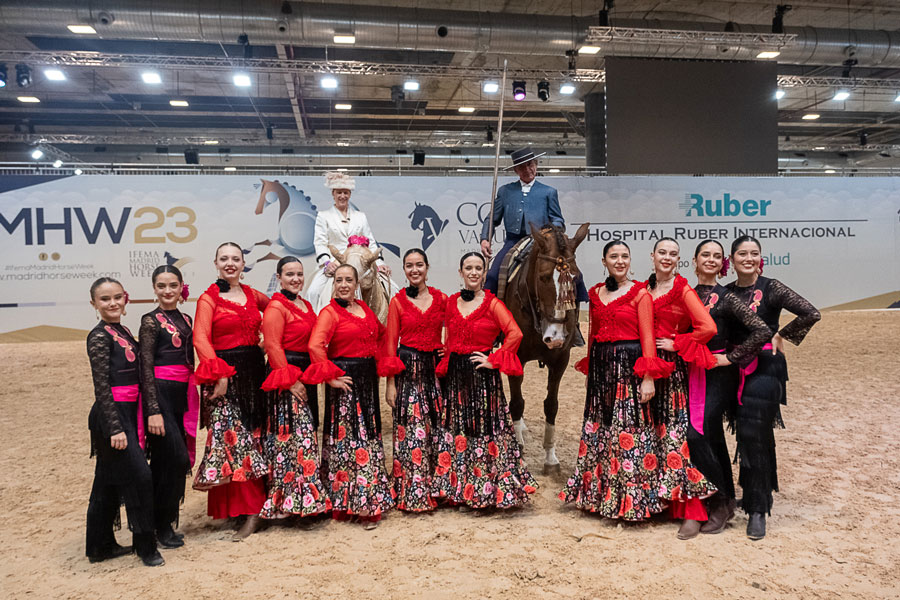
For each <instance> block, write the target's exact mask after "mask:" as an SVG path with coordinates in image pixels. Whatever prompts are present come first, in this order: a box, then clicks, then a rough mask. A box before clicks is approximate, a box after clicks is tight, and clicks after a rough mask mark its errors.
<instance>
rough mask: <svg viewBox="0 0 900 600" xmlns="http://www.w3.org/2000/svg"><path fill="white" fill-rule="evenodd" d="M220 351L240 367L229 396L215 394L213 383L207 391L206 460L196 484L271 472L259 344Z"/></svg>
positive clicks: (231, 379) (230, 382)
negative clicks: (262, 439)
mask: <svg viewBox="0 0 900 600" xmlns="http://www.w3.org/2000/svg"><path fill="white" fill-rule="evenodd" d="M216 356H218V357H219V358H221V359H222V360H224V361H225V362H227V363H228V364H229V365H231V366H232V367H234V368H235V371H236V373H235V374H234V375H232V376H231V377H229V379H228V390H227V391H226V392H225V395H224V396H220V397H218V398H214V399H212V400H210V399H209V395H210V394H211V393H212V391H213V388H214V386H213V385H204V386H203V387H202V392H203V393H202V395H201V411H200V412H201V423H200V425H201V427H205V428H206V448H205V450H204V453H203V460H202V461H201V462H200V466H199V467H198V468H197V474H196V475H195V476H194V488H195V489H200V490H204V489H208V488H210V487H213V486H216V485H223V484H226V483H231V482H232V481H236V482H242V481H247V480H249V479H258V478H260V477H265V476H266V474H267V473H268V470H269V469H268V465H267V464H266V459H265V457H264V456H263V452H262V444H261V442H260V436H261V434H262V428H263V427H265V424H266V416H267V410H266V393H265V392H264V391H263V390H262V387H261V386H262V382H263V381H264V380H265V378H266V367H265V363H264V362H263V353H262V350H260V348H259V346H238V347H237V348H232V349H230V350H217V351H216Z"/></svg>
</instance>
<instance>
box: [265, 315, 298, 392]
mask: <svg viewBox="0 0 900 600" xmlns="http://www.w3.org/2000/svg"><path fill="white" fill-rule="evenodd" d="M288 319H290V313H288V312H287V310H285V309H284V308H283V307H282V306H281V304H280V303H279V302H272V303H271V304H270V305H269V306H267V307H266V309H265V312H264V313H263V321H262V331H263V346H264V347H265V349H266V356H267V357H268V359H269V368H271V369H272V372H271V373H269V376H268V377H266V380H265V381H263V384H262V386H260V387H262V389H264V390H265V391H267V392H271V391H273V390H287V389H290V387H291V386H292V385H294V384H295V383H297V381H298V380H299V379H300V377H301V376H302V375H303V369H301V368H300V367H295V366H294V365H292V364H290V363H288V361H287V357H286V356H285V355H284V347H283V346H282V339H283V338H284V327H285V325H286V324H287V322H288Z"/></svg>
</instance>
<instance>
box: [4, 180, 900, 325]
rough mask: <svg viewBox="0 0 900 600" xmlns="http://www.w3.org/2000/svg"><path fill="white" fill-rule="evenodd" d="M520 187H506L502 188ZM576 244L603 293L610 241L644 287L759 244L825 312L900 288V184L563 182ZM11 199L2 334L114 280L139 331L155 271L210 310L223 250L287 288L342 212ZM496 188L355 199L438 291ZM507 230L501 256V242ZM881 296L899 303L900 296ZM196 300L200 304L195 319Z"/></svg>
mask: <svg viewBox="0 0 900 600" xmlns="http://www.w3.org/2000/svg"><path fill="white" fill-rule="evenodd" d="M508 181H510V180H506V181H503V180H501V182H500V183H501V184H503V183H506V182H508ZM543 181H544V182H545V183H547V184H549V185H552V186H554V187H556V188H557V189H558V190H559V197H560V203H561V205H562V210H563V215H564V216H565V218H566V224H567V227H568V230H569V233H570V234H571V233H573V232H574V230H575V229H576V228H577V226H578V225H580V224H581V223H583V222H585V221H589V222H590V223H591V230H590V234H589V236H588V238H587V240H586V241H585V242H584V243H583V244H582V246H581V247H580V248H579V251H578V265H579V267H580V268H581V270H582V271H583V272H584V274H585V280H586V283H587V284H588V285H589V286H590V285H593V284H594V283H595V282H597V281H599V280H601V279H603V278H604V274H603V267H602V265H601V263H600V258H601V250H602V247H603V245H604V244H605V243H606V242H607V241H609V240H610V239H613V238H616V237H619V238H622V239H624V240H626V241H627V242H628V244H629V245H630V246H631V250H632V256H633V259H632V265H633V269H634V271H635V273H636V275H635V276H636V277H637V278H639V279H645V278H646V276H647V275H648V274H649V270H650V258H649V254H650V251H651V248H652V245H653V242H654V240H655V239H657V238H659V237H662V236H671V237H674V238H676V239H678V240H679V242H680V243H681V254H682V260H681V263H680V271H681V273H682V274H684V275H685V276H687V278H688V280H689V281H690V282H691V283H694V281H695V278H694V276H693V269H692V267H691V264H690V259H691V257H692V256H693V252H694V248H695V246H696V244H697V243H698V242H699V241H700V240H702V239H704V238H707V237H711V238H715V239H718V240H720V241H721V242H722V244H723V245H724V246H725V247H726V250H727V249H728V248H729V246H730V244H731V241H732V240H733V239H734V238H735V237H737V236H739V235H741V234H744V233H748V234H750V235H754V236H755V237H757V238H759V240H760V242H761V243H762V248H763V255H764V256H765V259H766V267H765V272H766V275H770V276H772V277H777V278H779V279H782V280H784V281H785V282H786V283H787V284H788V285H789V286H791V287H792V288H794V289H796V290H797V291H798V292H799V293H801V294H803V295H804V296H806V297H807V298H809V299H810V300H811V301H812V302H813V303H814V304H816V305H817V306H820V307H828V306H833V305H838V304H843V303H848V302H852V301H857V300H861V299H867V298H873V297H875V296H881V295H885V294H890V293H893V292H896V291H897V290H900V262H898V258H900V251H898V250H900V248H898V241H900V222H898V220H900V180H898V179H896V178H857V179H853V178H750V177H746V178H745V177H733V178H712V177H703V178H696V177H595V178H587V177H553V178H545V179H543ZM0 189H3V190H7V191H4V192H3V193H0V251H2V256H3V257H4V261H3V262H4V265H3V266H2V267H0V282H2V286H3V300H2V301H0V332H10V331H16V330H21V329H25V328H29V327H34V326H38V325H50V326H58V327H70V328H79V329H89V328H90V327H92V326H93V324H94V323H95V315H94V311H93V309H92V308H91V307H90V306H89V305H88V300H89V298H88V295H89V294H88V288H89V287H90V284H91V282H92V281H93V280H94V279H95V278H97V277H100V276H102V275H110V276H113V277H116V278H118V279H120V280H121V281H122V283H123V284H124V285H125V288H126V289H127V290H128V292H129V293H130V295H131V297H132V299H133V300H137V301H146V302H147V303H146V304H136V305H134V306H131V307H130V311H129V314H128V316H127V317H126V318H125V322H126V323H127V324H128V325H129V326H136V325H137V322H138V319H139V317H140V314H141V313H143V312H146V310H150V308H151V304H150V302H151V301H152V299H153V294H152V289H151V283H150V273H151V272H152V271H153V269H154V268H156V267H157V266H158V265H160V264H166V263H167V262H168V263H169V264H177V265H178V266H179V267H180V268H181V269H182V271H183V272H184V274H185V278H186V281H187V282H188V283H189V284H190V285H191V297H192V299H196V297H197V296H199V294H200V293H201V292H202V291H203V290H205V289H206V288H207V287H208V286H209V284H210V283H212V281H213V280H214V279H215V278H216V272H215V269H214V267H213V258H214V252H215V248H216V246H217V245H218V244H220V243H221V242H224V241H234V242H237V243H238V244H240V245H241V246H242V247H243V248H244V249H245V250H247V251H249V253H248V254H247V260H248V264H250V265H252V268H251V270H250V271H249V272H248V273H247V274H246V275H247V277H246V279H245V283H248V284H250V285H252V286H254V287H256V288H258V289H260V290H262V291H272V290H273V283H274V282H273V279H272V277H273V273H274V269H275V261H274V260H271V259H268V260H263V258H264V257H266V256H267V255H269V254H271V253H274V254H276V255H283V254H285V253H290V254H295V255H298V256H300V257H301V258H303V262H304V266H305V267H306V269H307V276H308V280H307V283H308V281H309V277H311V275H312V273H313V270H314V268H315V256H314V254H315V252H314V249H313V247H312V236H313V225H314V223H315V217H316V211H317V208H322V209H324V208H327V207H329V206H331V195H330V193H329V190H327V189H325V187H324V186H323V183H322V179H321V178H319V177H287V178H275V177H262V178H261V177H253V176H179V177H165V176H102V175H97V176H80V177H68V178H63V179H51V180H43V181H40V180H38V181H36V180H35V178H17V177H6V178H4V179H3V181H2V187H0ZM490 189H491V181H490V178H486V177H485V178H481V177H479V178H473V177H360V178H358V179H357V185H356V191H355V192H354V193H353V196H352V198H351V201H352V202H353V203H354V205H355V206H357V207H358V208H359V209H360V210H363V211H364V212H365V213H366V214H367V216H368V218H369V222H370V224H371V226H372V230H373V231H374V233H375V236H376V238H377V240H378V242H379V243H380V244H382V245H383V246H385V248H387V250H385V253H384V254H385V257H386V259H387V261H388V263H389V264H390V265H391V267H392V268H393V270H394V279H395V281H397V283H399V284H401V285H404V284H405V281H404V280H403V276H402V268H401V264H400V258H399V256H398V253H399V254H402V253H403V251H405V250H406V249H408V248H411V247H422V248H424V249H426V250H427V252H428V256H429V259H430V262H431V264H432V269H431V275H430V282H431V283H432V284H433V285H436V286H437V287H440V288H442V289H443V290H445V291H447V292H453V291H454V290H456V289H457V288H458V287H459V277H458V274H457V266H458V261H459V257H460V256H461V255H462V253H463V252H465V251H468V250H474V249H476V248H477V247H478V238H479V235H480V231H481V224H482V222H483V219H484V218H485V216H486V215H487V213H488V211H489V195H490ZM502 235H503V229H502V227H501V228H500V230H499V231H498V232H497V236H496V238H495V247H497V246H499V244H500V243H501V242H502ZM894 296H895V297H886V298H883V299H876V300H875V302H881V303H882V304H883V305H884V306H885V307H886V306H888V305H889V304H890V303H892V302H896V301H897V300H898V299H900V294H895V295H894ZM193 306H194V305H193V304H187V305H186V309H187V310H188V311H189V312H192V311H193Z"/></svg>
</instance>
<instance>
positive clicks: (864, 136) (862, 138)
mask: <svg viewBox="0 0 900 600" xmlns="http://www.w3.org/2000/svg"><path fill="white" fill-rule="evenodd" d="M868 144H869V134H868V133H867V132H866V131H865V130H863V131H860V132H859V145H860V146H867V145H868Z"/></svg>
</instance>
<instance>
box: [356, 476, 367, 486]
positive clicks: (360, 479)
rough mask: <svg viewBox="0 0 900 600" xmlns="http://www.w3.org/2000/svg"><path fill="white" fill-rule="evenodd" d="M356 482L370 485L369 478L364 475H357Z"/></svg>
mask: <svg viewBox="0 0 900 600" xmlns="http://www.w3.org/2000/svg"><path fill="white" fill-rule="evenodd" d="M356 484H357V485H369V480H368V479H366V478H365V477H363V476H362V475H357V476H356Z"/></svg>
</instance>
